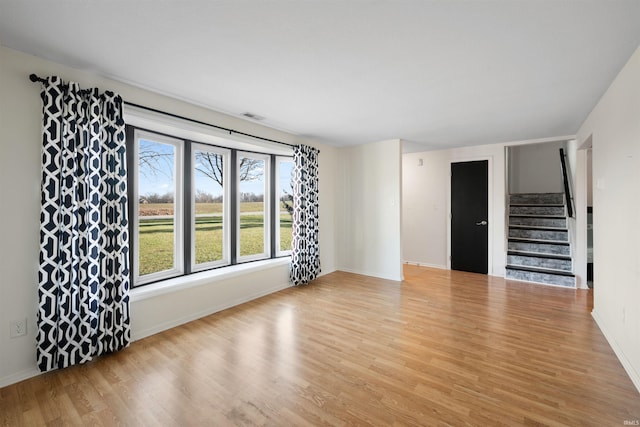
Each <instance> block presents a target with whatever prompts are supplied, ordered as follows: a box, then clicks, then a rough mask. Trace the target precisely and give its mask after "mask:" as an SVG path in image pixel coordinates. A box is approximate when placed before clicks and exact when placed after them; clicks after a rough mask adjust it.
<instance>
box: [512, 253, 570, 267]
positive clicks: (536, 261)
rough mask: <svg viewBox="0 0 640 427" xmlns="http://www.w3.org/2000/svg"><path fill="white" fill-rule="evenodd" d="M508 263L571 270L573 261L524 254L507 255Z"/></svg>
mask: <svg viewBox="0 0 640 427" xmlns="http://www.w3.org/2000/svg"><path fill="white" fill-rule="evenodd" d="M507 264H509V265H521V266H523V267H540V268H552V269H555V270H563V271H571V269H572V265H571V261H569V260H565V259H553V258H541V257H533V256H522V255H507Z"/></svg>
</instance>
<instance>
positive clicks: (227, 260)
mask: <svg viewBox="0 0 640 427" xmlns="http://www.w3.org/2000/svg"><path fill="white" fill-rule="evenodd" d="M189 145H190V151H191V163H190V166H191V168H190V169H191V170H190V185H189V192H190V193H191V194H190V195H191V215H190V219H189V222H190V224H191V229H190V236H189V237H190V238H189V240H190V245H191V252H190V257H189V258H191V259H190V265H191V270H190V271H191V272H194V273H195V272H198V271H204V270H211V269H213V268H219V267H224V266H227V265H231V219H230V217H231V204H232V199H231V188H232V185H230V182H231V169H232V168H231V167H227V166H225V165H229V166H230V165H231V152H232V149H229V148H223V147H218V146H215V145H211V144H203V143H201V142H195V141H189ZM196 151H206V152H209V153H214V154H220V155H221V156H222V164H223V166H222V168H223V169H222V182H223V187H222V203H223V205H222V259H221V260H217V261H209V262H204V263H201V264H196V256H195V253H196V213H195V208H196V185H195V181H196V168H195V163H196ZM224 183H226V184H224Z"/></svg>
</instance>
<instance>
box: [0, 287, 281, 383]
mask: <svg viewBox="0 0 640 427" xmlns="http://www.w3.org/2000/svg"><path fill="white" fill-rule="evenodd" d="M289 287H291V284H290V283H287V284H284V285H280V286H274V287H271V288H269V289H265V290H263V291H261V292H258V293H255V294H252V295H247V296H244V297H242V298H237V299H235V300H231V301H227V302H226V303H224V304H220V305H216V306H213V307H210V308H208V309H206V310H202V311H200V312H197V313H192V314H190V315H189V316H185V317H181V318H179V319H173V320H171V321H168V322H164V323H162V324H160V325H155V326H154V327H152V328H148V329H145V330H141V331H133V330H132V331H131V342H134V341H137V340H140V339H142V338H146V337H148V336H151V335H154V334H157V333H159V332H163V331H166V330H167V329H171V328H175V327H176V326H180V325H182V324H185V323H188V322H191V321H193V320H196V319H200V318H201V317H205V316H208V315H210V314H213V313H217V312H219V311H222V310H226V309H227V308H231V307H235V306H236V305H240V304H243V303H245V302H249V301H251V300H254V299H257V298H260V297H263V296H266V295H269V294H272V293H274V292H278V291H281V290H283V289H286V288H289ZM40 374H42V372H40V370H39V369H38V368H37V367H33V368H31V369H27V370H24V371H21V372H16V373H14V374H11V375H8V376H6V377H3V378H0V387H6V386H9V385H11V384H15V383H18V382H20V381H23V380H26V379H29V378H33V377H35V376H38V375H40Z"/></svg>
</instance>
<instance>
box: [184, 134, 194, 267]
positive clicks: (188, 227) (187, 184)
mask: <svg viewBox="0 0 640 427" xmlns="http://www.w3.org/2000/svg"><path fill="white" fill-rule="evenodd" d="M183 156H184V158H183V165H184V169H183V171H182V177H183V181H182V188H183V189H182V194H183V199H182V200H183V203H182V204H183V208H182V209H183V210H182V212H183V214H184V221H183V225H184V227H183V230H184V232H183V239H182V242H183V251H184V252H183V254H184V257H183V263H184V274H190V273H191V265H192V261H193V259H192V257H193V256H194V254H193V252H192V250H191V248H192V244H191V238H192V235H191V233H192V232H193V231H192V229H193V226H194V220H193V218H194V217H193V215H195V211H194V209H193V194H192V189H193V182H192V180H193V171H192V167H193V164H192V160H191V141H184V153H183Z"/></svg>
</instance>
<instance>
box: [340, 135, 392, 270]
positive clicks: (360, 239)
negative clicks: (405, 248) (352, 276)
mask: <svg viewBox="0 0 640 427" xmlns="http://www.w3.org/2000/svg"><path fill="white" fill-rule="evenodd" d="M401 145H402V143H401V141H400V140H397V139H396V140H390V141H382V142H376V143H371V144H363V145H358V146H354V147H348V148H343V149H341V150H340V162H341V183H340V187H341V197H340V200H341V201H340V203H341V207H340V218H342V220H341V223H340V226H339V238H338V245H339V252H338V266H337V267H338V269H339V270H344V271H350V272H353V273H359V274H366V275H369V276H376V277H381V278H385V279H390V280H402V244H401V203H402V186H401V174H402V172H401V167H402V165H401V149H402V147H401Z"/></svg>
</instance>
